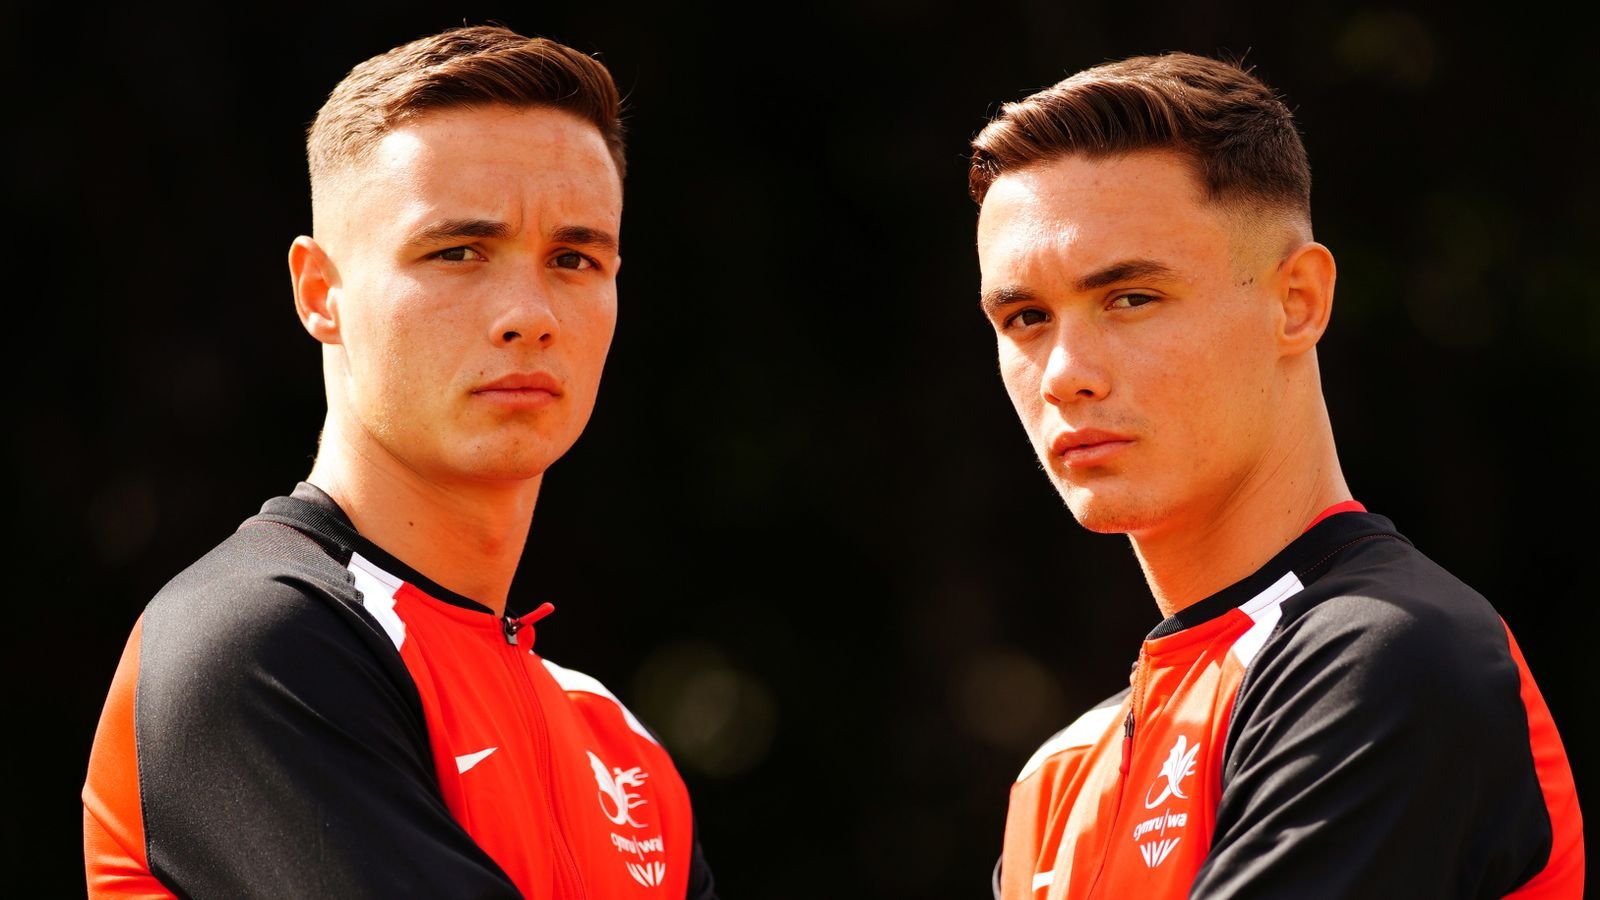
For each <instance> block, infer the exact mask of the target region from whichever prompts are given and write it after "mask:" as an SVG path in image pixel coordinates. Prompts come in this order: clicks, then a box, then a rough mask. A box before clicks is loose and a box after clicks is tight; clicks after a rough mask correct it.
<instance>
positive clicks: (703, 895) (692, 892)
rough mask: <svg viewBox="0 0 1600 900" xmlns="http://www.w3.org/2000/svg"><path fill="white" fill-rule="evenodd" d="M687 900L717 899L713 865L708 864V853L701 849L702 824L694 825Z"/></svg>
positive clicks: (686, 893)
mask: <svg viewBox="0 0 1600 900" xmlns="http://www.w3.org/2000/svg"><path fill="white" fill-rule="evenodd" d="M684 896H685V898H686V900H717V883H716V880H715V879H713V878H712V877H711V867H710V866H708V865H706V855H705V852H704V851H703V850H701V849H700V824H699V823H698V822H696V823H695V826H694V849H693V850H692V851H691V852H690V856H689V888H688V890H687V891H686V892H685V894H684Z"/></svg>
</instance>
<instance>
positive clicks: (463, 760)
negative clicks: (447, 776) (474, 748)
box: [456, 747, 500, 772]
mask: <svg viewBox="0 0 1600 900" xmlns="http://www.w3.org/2000/svg"><path fill="white" fill-rule="evenodd" d="M499 749H500V748H499V747H490V748H489V749H487V750H479V751H478V752H477V753H468V754H466V755H464V756H458V757H456V771H457V772H465V771H466V770H468V769H470V768H472V767H473V766H475V765H477V764H478V763H481V762H483V761H484V760H485V759H487V758H488V757H489V754H491V753H493V752H495V751H496V750H499Z"/></svg>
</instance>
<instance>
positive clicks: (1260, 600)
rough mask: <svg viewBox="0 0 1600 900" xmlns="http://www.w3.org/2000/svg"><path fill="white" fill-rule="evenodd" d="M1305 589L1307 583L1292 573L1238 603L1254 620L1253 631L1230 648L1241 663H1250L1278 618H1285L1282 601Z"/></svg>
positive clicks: (1248, 664) (1243, 611)
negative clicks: (1303, 583)
mask: <svg viewBox="0 0 1600 900" xmlns="http://www.w3.org/2000/svg"><path fill="white" fill-rule="evenodd" d="M1303 590H1305V585H1302V584H1301V583H1300V579H1299V578H1298V577H1297V576H1296V575H1295V574H1294V573H1293V572H1289V573H1287V574H1285V575H1284V576H1283V577H1282V578H1279V579H1278V580H1277V581H1275V582H1273V583H1272V586H1271V587H1269V588H1267V589H1266V590H1264V591H1262V592H1261V593H1259V594H1257V595H1255V596H1254V597H1252V598H1250V600H1249V601H1248V602H1246V603H1243V604H1241V605H1240V606H1239V611H1240V612H1242V613H1245V614H1246V615H1248V616H1249V617H1250V618H1251V620H1253V621H1254V622H1255V624H1254V625H1252V626H1250V630H1249V631H1246V632H1245V633H1244V634H1242V635H1240V636H1239V639H1238V640H1236V641H1234V642H1233V646H1232V647H1231V648H1229V652H1231V653H1232V654H1233V655H1234V657H1235V658H1236V659H1238V660H1239V664H1240V665H1242V666H1244V667H1246V668H1248V667H1249V666H1250V662H1251V661H1252V660H1254V659H1255V658H1256V654H1257V653H1260V652H1261V648H1262V646H1263V645H1265V644H1266V643H1267V637H1268V636H1269V635H1271V634H1272V629H1274V628H1276V627H1277V626H1278V620H1279V619H1280V618H1282V617H1283V601H1285V600H1287V599H1289V598H1290V597H1293V596H1294V595H1295V594H1298V593H1300V592H1301V591H1303Z"/></svg>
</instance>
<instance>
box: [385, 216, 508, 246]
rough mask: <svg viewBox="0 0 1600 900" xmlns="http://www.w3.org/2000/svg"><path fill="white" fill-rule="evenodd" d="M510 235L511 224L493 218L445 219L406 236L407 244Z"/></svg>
mask: <svg viewBox="0 0 1600 900" xmlns="http://www.w3.org/2000/svg"><path fill="white" fill-rule="evenodd" d="M510 235H511V226H510V225H507V224H506V223H504V222H496V221H494V220H493V219H444V220H443V221H439V222H433V223H430V224H428V225H424V226H423V227H421V228H419V229H417V230H416V231H414V232H412V233H411V236H410V237H408V238H406V244H408V245H412V244H416V245H422V244H437V243H440V242H441V241H451V240H455V239H457V238H503V237H509V236H510Z"/></svg>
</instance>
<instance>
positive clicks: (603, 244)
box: [406, 219, 618, 253]
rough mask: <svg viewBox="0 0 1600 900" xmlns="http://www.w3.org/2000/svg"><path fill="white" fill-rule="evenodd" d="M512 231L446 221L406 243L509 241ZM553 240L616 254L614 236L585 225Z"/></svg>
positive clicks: (485, 222)
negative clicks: (478, 240)
mask: <svg viewBox="0 0 1600 900" xmlns="http://www.w3.org/2000/svg"><path fill="white" fill-rule="evenodd" d="M512 231H513V230H512V228H511V226H510V225H508V224H507V223H505V222H499V221H495V220H494V219H444V220H442V221H439V222H433V223H430V224H428V225H424V226H423V227H421V228H419V229H417V230H416V231H415V232H413V233H412V234H411V236H410V237H409V238H407V239H406V244H407V245H408V246H412V245H415V246H423V245H428V244H438V243H442V242H444V241H453V240H459V239H461V238H490V239H503V238H508V237H510V236H511V235H512ZM550 238H551V240H553V241H555V242H556V243H559V244H577V245H579V246H584V247H599V248H603V249H605V250H609V251H611V252H612V253H615V252H617V246H618V245H617V238H616V236H615V235H613V234H611V233H610V232H608V231H603V230H601V229H599V228H590V227H588V226H586V225H562V226H560V227H558V228H557V229H556V230H555V231H554V232H553V233H552V234H551V235H550Z"/></svg>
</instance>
